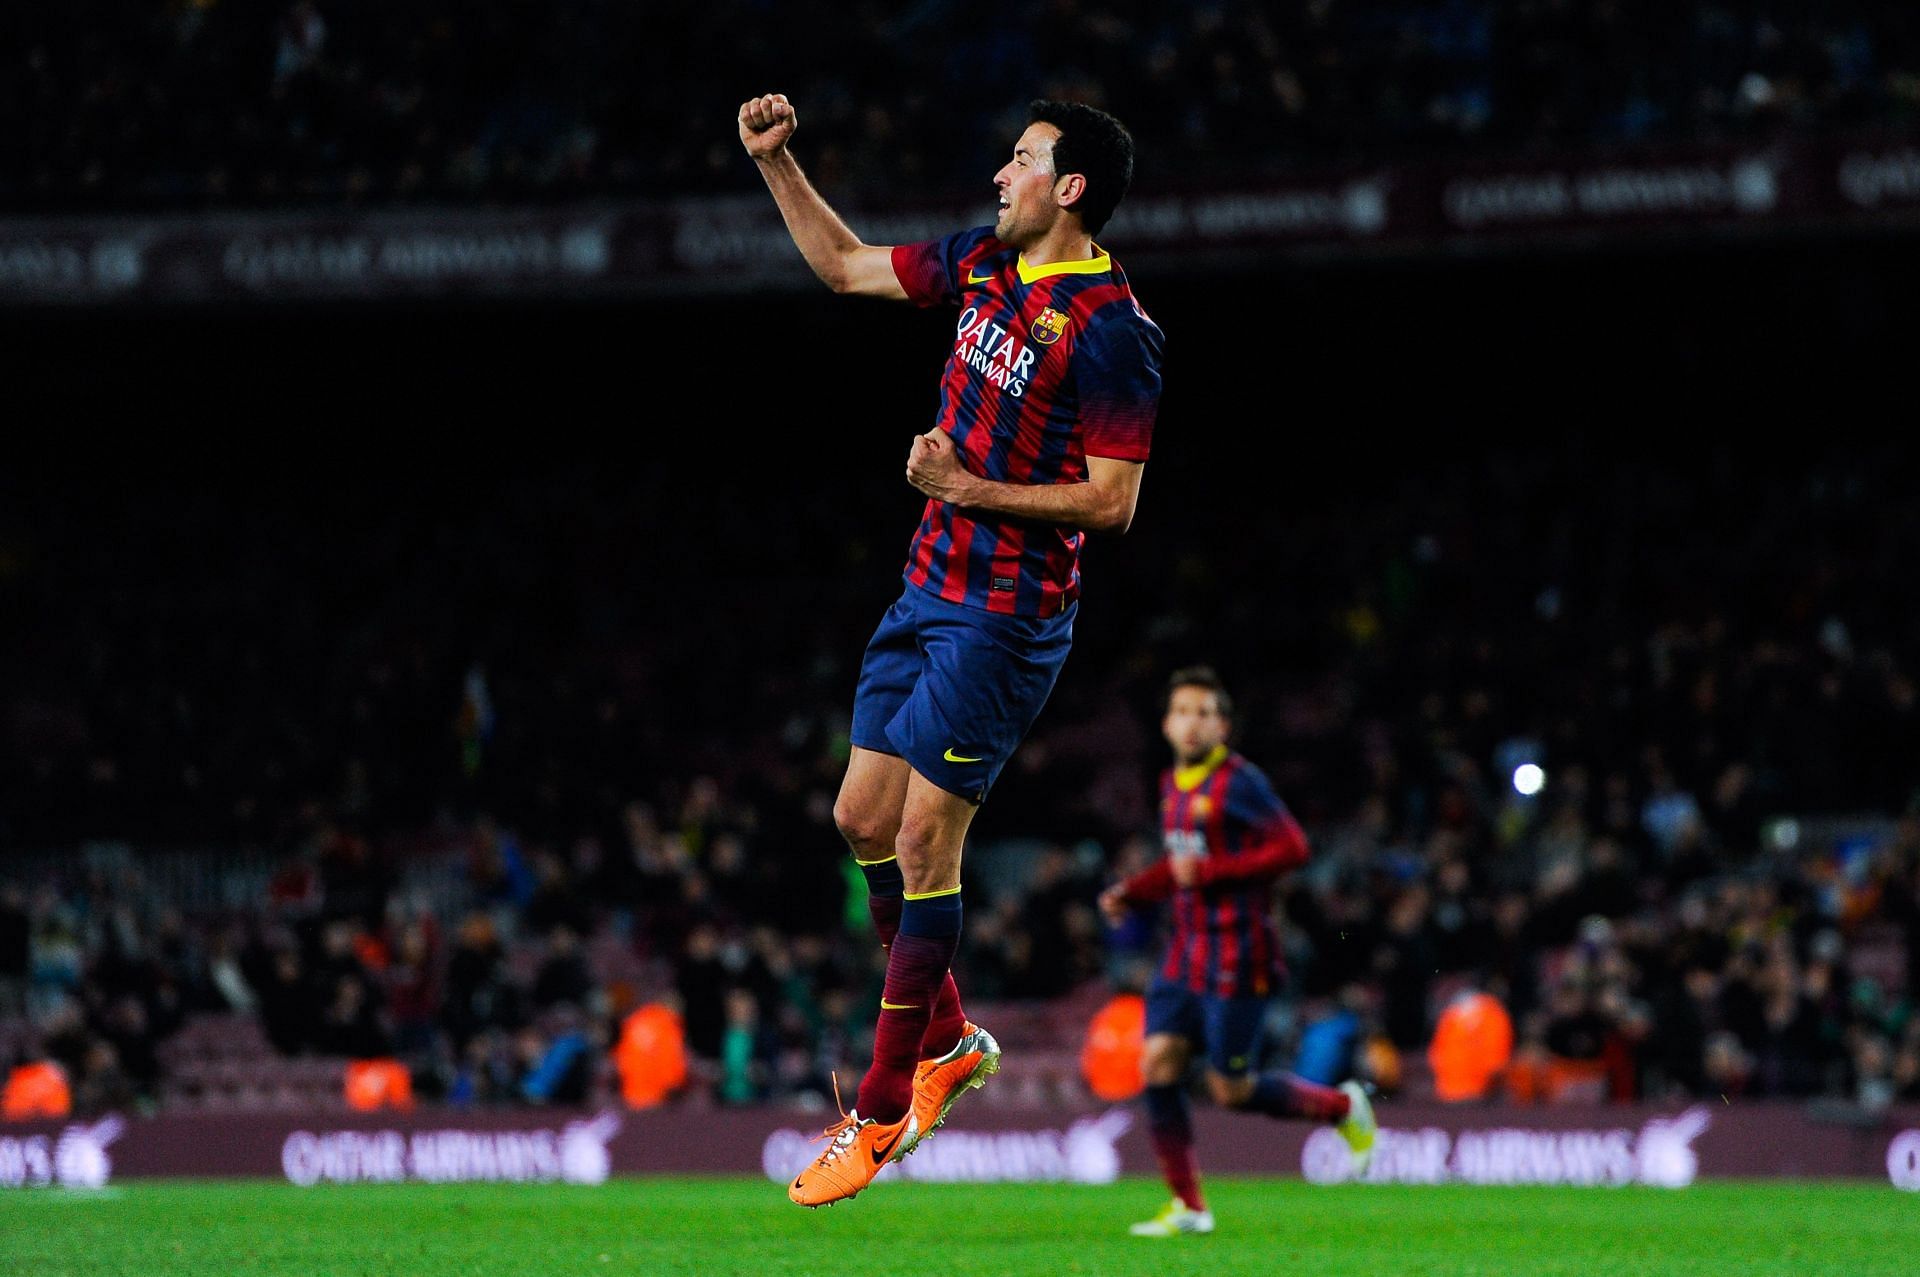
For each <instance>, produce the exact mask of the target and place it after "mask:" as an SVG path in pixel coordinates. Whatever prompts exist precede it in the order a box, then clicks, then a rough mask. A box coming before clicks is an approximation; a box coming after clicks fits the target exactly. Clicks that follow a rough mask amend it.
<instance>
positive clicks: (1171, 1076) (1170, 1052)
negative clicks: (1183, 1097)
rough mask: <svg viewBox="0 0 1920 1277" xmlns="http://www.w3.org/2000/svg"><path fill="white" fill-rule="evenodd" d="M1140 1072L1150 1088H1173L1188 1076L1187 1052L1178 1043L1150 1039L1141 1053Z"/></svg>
mask: <svg viewBox="0 0 1920 1277" xmlns="http://www.w3.org/2000/svg"><path fill="white" fill-rule="evenodd" d="M1140 1072H1141V1074H1142V1076H1144V1077H1145V1078H1146V1082H1147V1085H1148V1086H1172V1085H1174V1084H1175V1083H1177V1082H1179V1081H1180V1079H1181V1078H1182V1077H1184V1076H1185V1075H1186V1072H1187V1056H1186V1052H1185V1051H1184V1050H1183V1049H1182V1048H1181V1047H1180V1046H1179V1045H1178V1044H1176V1043H1173V1042H1167V1041H1163V1040H1160V1039H1158V1038H1149V1039H1147V1044H1146V1049H1145V1050H1144V1051H1142V1052H1141V1058H1140Z"/></svg>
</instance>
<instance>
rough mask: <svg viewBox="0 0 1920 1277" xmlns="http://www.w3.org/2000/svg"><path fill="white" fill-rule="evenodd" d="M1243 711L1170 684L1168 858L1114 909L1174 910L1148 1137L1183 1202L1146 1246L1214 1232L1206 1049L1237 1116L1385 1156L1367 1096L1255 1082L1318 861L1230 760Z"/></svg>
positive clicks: (1202, 683) (1151, 1005) (1160, 981)
mask: <svg viewBox="0 0 1920 1277" xmlns="http://www.w3.org/2000/svg"><path fill="white" fill-rule="evenodd" d="M1232 725H1233V706H1232V702H1231V701H1230V700H1229V699H1228V697H1227V690H1226V687H1225V686H1224V685H1223V684H1222V683H1221V681H1220V678H1219V676H1218V675H1216V674H1215V673H1214V672H1213V671H1212V670H1211V669H1208V668H1206V667H1205V666H1193V667H1191V668H1188V669H1183V670H1179V671H1177V672H1176V673H1175V674H1174V675H1173V677H1172V679H1171V680H1169V682H1168V688H1167V712H1166V718H1165V719H1164V721H1163V722H1162V723H1161V730H1162V731H1163V732H1165V734H1166V738H1167V743H1168V744H1169V745H1171V746H1172V747H1173V759H1174V766H1173V767H1172V768H1171V769H1170V770H1168V771H1167V773H1166V774H1165V775H1164V776H1163V777H1162V778H1161V781H1160V831H1161V837H1162V839H1163V841H1164V842H1165V844H1166V850H1167V854H1166V856H1165V857H1164V858H1162V859H1160V860H1158V861H1155V862H1154V863H1153V864H1152V865H1150V866H1148V867H1147V868H1146V869H1144V870H1142V871H1141V872H1139V873H1137V874H1135V875H1134V876H1133V877H1131V878H1129V879H1127V880H1126V881H1125V882H1121V883H1116V884H1115V885H1114V886H1111V887H1109V888H1107V890H1106V891H1104V892H1102V893H1101V896H1100V909H1101V912H1103V913H1104V914H1106V916H1107V918H1108V920H1109V921H1111V922H1114V923H1116V924H1117V923H1119V922H1122V921H1124V920H1125V918H1126V913H1127V910H1128V909H1130V908H1133V907H1135V906H1139V905H1147V904H1152V903H1155V902H1157V901H1161V900H1168V899H1171V900H1172V901H1173V937H1172V940H1171V941H1170V942H1169V943H1168V945H1167V957H1166V961H1165V962H1164V963H1162V964H1161V966H1160V970H1159V971H1158V973H1157V974H1156V975H1155V976H1154V980H1153V984H1152V985H1151V987H1149V988H1148V990H1147V1040H1146V1047H1145V1051H1144V1055H1143V1059H1142V1065H1143V1067H1144V1071H1145V1073H1146V1081H1147V1124H1148V1129H1149V1132H1150V1134H1151V1136H1152V1139H1153V1150H1154V1154H1155V1156H1156V1157H1157V1158H1158V1159H1159V1162H1160V1170H1161V1173H1162V1174H1164V1175H1165V1176H1166V1180H1167V1185H1168V1187H1170V1188H1171V1189H1172V1190H1173V1194H1174V1196H1173V1201H1172V1202H1171V1203H1169V1204H1168V1205H1167V1206H1166V1208H1165V1209H1163V1210H1162V1211H1161V1212H1160V1213H1159V1214H1158V1215H1156V1216H1155V1217H1154V1218H1152V1219H1150V1220H1145V1221H1143V1222H1141V1223H1138V1224H1135V1225H1133V1227H1132V1229H1131V1230H1130V1231H1132V1233H1133V1234H1134V1235H1135V1236H1137V1237H1177V1236H1179V1235H1180V1234H1182V1233H1210V1232H1212V1231H1213V1212H1212V1211H1209V1210H1208V1209H1207V1204H1206V1200H1205V1199H1204V1198H1202V1197H1201V1195H1200V1175H1199V1171H1198V1168H1197V1167H1196V1165H1195V1162H1194V1157H1193V1123H1192V1120H1191V1118H1190V1117H1189V1115H1188V1112H1187V1091H1186V1077H1187V1064H1188V1059H1189V1056H1190V1054H1191V1052H1192V1050H1193V1048H1194V1047H1195V1046H1199V1047H1201V1048H1202V1049H1203V1050H1204V1051H1205V1052H1206V1061H1207V1072H1206V1079H1207V1090H1208V1092H1209V1093H1211V1095H1212V1096H1213V1099H1214V1102H1215V1103H1218V1104H1222V1105H1225V1106H1226V1107H1228V1108H1234V1109H1244V1110H1248V1111H1250V1112H1254V1113H1265V1114H1266V1115H1267V1116H1269V1117H1277V1118H1308V1119H1312V1120H1317V1121H1322V1122H1335V1123H1338V1125H1339V1131H1340V1134H1341V1135H1342V1136H1344V1137H1345V1138H1346V1141H1347V1145H1348V1147H1349V1148H1350V1149H1351V1150H1352V1153H1353V1158H1354V1165H1355V1168H1356V1170H1357V1171H1364V1170H1365V1169H1366V1165H1367V1162H1368V1160H1369V1159H1370V1158H1371V1157H1372V1155H1373V1140H1374V1120H1373V1105H1372V1104H1371V1102H1369V1101H1368V1099H1367V1093H1366V1091H1365V1090H1364V1089H1363V1088H1362V1087H1361V1086H1360V1084H1359V1083H1358V1082H1351V1081H1349V1082H1343V1083H1342V1084H1341V1085H1340V1086H1339V1087H1338V1088H1337V1089H1336V1088H1333V1087H1327V1086H1321V1085H1319V1084H1317V1083H1314V1082H1309V1081H1307V1080H1305V1079H1304V1078H1299V1077H1295V1076H1294V1075H1293V1074H1291V1073H1283V1072H1279V1071H1273V1072H1268V1073H1255V1072H1254V1071H1253V1062H1254V1058H1255V1049H1256V1047H1257V1046H1258V1045H1259V1040H1260V1026H1261V1022H1262V1021H1263V1020H1264V1019H1265V1018H1266V1011H1267V1000H1268V999H1269V998H1271V997H1272V996H1273V994H1274V991H1275V988H1276V987H1277V985H1278V983H1279V979H1280V962H1279V946H1278V944H1277V943H1276V942H1275V937H1274V931H1273V921H1272V917H1271V914H1272V902H1273V883H1274V880H1275V879H1276V878H1278V877H1279V876H1280V875H1281V874H1282V873H1285V872H1286V871H1287V870H1289V869H1291V868H1293V867H1294V866H1296V865H1299V864H1301V863H1303V862H1304V861H1305V860H1306V858H1307V839H1306V835H1305V834H1304V833H1302V832H1301V830H1300V826H1299V824H1298V823H1296V822H1295V821H1294V819H1293V816H1292V814H1291V813H1289V812H1288V811H1287V808H1286V805H1285V804H1284V803H1282V802H1281V801H1280V799H1279V797H1278V796H1277V795H1275V793H1274V792H1273V787H1272V786H1271V785H1270V784H1268V783H1267V778H1266V776H1264V775H1263V774H1262V773H1261V771H1260V769H1259V768H1258V767H1255V766H1254V765H1253V764H1252V763H1250V762H1248V761H1247V760H1246V759H1245V758H1243V757H1241V756H1240V755H1239V754H1238V753H1235V752H1234V751H1233V750H1232V749H1230V748H1228V746H1227V737H1228V735H1229V732H1230V730H1231V728H1232Z"/></svg>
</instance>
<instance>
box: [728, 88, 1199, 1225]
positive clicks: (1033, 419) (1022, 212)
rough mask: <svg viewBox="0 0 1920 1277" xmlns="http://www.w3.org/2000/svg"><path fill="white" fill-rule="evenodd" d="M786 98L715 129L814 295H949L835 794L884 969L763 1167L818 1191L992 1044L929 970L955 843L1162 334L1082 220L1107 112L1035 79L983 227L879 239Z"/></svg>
mask: <svg viewBox="0 0 1920 1277" xmlns="http://www.w3.org/2000/svg"><path fill="white" fill-rule="evenodd" d="M796 121H797V117H796V115H795V113H794V108H793V106H792V104H791V103H789V102H788V101H787V99H786V98H785V97H784V96H782V95H780V94H768V95H766V96H763V97H758V98H755V99H753V100H751V101H749V102H745V103H743V104H742V105H741V107H740V118H739V124H740V141H741V143H742V145H744V146H745V147H746V149H747V153H748V154H749V155H751V156H752V157H753V159H754V161H755V162H756V163H757V164H758V165H759V167H760V173H761V176H762V177H764V178H765V179H766V182H767V186H768V188H769V189H770V190H771V191H772V193H773V198H774V202H775V203H776V204H777V205H779V208H780V213H781V216H783V217H784V218H785V219H786V223H787V230H788V231H789V232H790V233H791V234H792V236H793V241H794V243H795V245H796V246H797V247H798V248H799V249H800V253H801V255H802V256H803V257H805V258H806V261H807V264H808V265H809V266H811V267H812V268H813V270H814V273H815V274H817V275H818V276H819V277H820V278H821V280H822V281H824V282H825V283H826V284H827V285H829V286H830V287H831V288H832V289H833V290H834V291H835V292H838V293H854V294H859V295H863V296H868V297H881V298H889V299H892V300H895V301H908V302H913V303H915V304H916V305H920V306H934V305H944V306H953V307H956V308H958V311H959V321H958V323H957V324H956V326H955V330H954V337H953V349H952V354H951V355H950V357H949V358H948V360H947V366H946V371H945V373H944V374H943V376H942V378H941V382H940V408H939V412H938V415H937V416H936V417H935V419H934V425H933V429H931V430H929V431H927V432H926V433H925V434H923V435H920V436H918V437H917V438H915V439H914V440H913V443H912V445H911V447H910V449H909V451H908V454H907V467H906V477H907V482H908V483H910V484H911V485H912V486H913V487H914V488H916V489H917V490H919V491H920V492H923V493H925V494H926V496H927V505H926V511H925V513H924V515H923V516H922V517H921V520H920V527H919V530H918V531H917V532H916V533H915V534H914V538H913V543H912V546H911V548H910V549H909V551H908V554H907V565H906V570H905V577H906V584H905V587H904V588H903V589H902V591H901V594H900V598H899V600H898V601H897V602H896V603H894V605H893V606H892V608H890V609H889V610H888V611H887V613H886V615H885V616H884V617H883V618H882V619H881V622H880V626H879V628H878V629H877V630H875V632H874V635H873V638H872V640H871V641H870V642H869V644H868V646H867V651H866V657H865V659H864V661H863V663H862V665H861V669H860V681H859V686H858V690H857V691H856V692H855V696H854V706H853V733H852V739H853V756H852V758H851V759H850V760H849V762H848V764H847V774H846V778H845V780H844V781H843V782H842V783H841V787H840V796H839V799H838V800H837V801H836V803H835V805H834V819H835V821H836V822H837V823H838V825H839V827H840V832H841V834H842V835H843V836H844V837H845V838H846V840H847V843H848V845H849V846H851V847H852V849H853V855H854V859H855V860H856V861H857V862H858V863H859V865H860V868H861V870H862V872H863V873H864V874H865V875H866V879H867V887H868V892H869V896H868V907H869V909H870V911H871V912H872V915H873V921H874V927H875V930H876V931H877V932H878V933H879V936H880V942H881V944H882V945H884V946H886V947H887V975H886V983H885V986H884V991H883V992H882V995H881V999H880V1014H879V1020H878V1022H877V1025H876V1028H875V1032H874V1044H873V1064H872V1066H871V1067H870V1068H869V1069H868V1071H867V1074H866V1077H865V1079H864V1080H863V1081H862V1082H861V1084H860V1091H859V1095H858V1097H857V1098H856V1100H855V1102H854V1106H853V1108H852V1109H850V1110H847V1111H845V1112H844V1113H843V1114H842V1117H841V1120H840V1121H839V1122H837V1123H835V1124H834V1125H833V1126H831V1127H829V1128H828V1129H827V1131H826V1134H825V1137H824V1138H825V1139H826V1141H827V1147H826V1148H825V1150H824V1151H823V1152H821V1154H820V1155H819V1157H817V1158H816V1159H815V1160H814V1162H813V1163H812V1164H811V1165H809V1166H808V1167H807V1168H806V1169H805V1170H803V1171H802V1172H801V1173H800V1174H799V1175H798V1176H796V1177H795V1178H794V1181H793V1183H792V1184H791V1185H790V1186H789V1187H788V1190H787V1195H788V1196H789V1197H790V1198H792V1199H793V1200H794V1201H795V1202H798V1203H799V1204H801V1205H802V1206H824V1205H827V1204H829V1203H831V1202H835V1201H838V1200H840V1199H842V1198H846V1197H851V1196H853V1195H854V1194H855V1193H858V1192H859V1191H860V1190H861V1189H863V1188H865V1187H866V1186H867V1185H868V1184H869V1183H871V1182H872V1181H873V1177H874V1175H875V1174H877V1173H878V1172H879V1170H880V1168H881V1167H883V1166H885V1165H886V1164H887V1163H888V1162H891V1161H897V1160H899V1159H900V1158H902V1157H904V1156H906V1154H907V1153H908V1152H910V1151H912V1149H913V1148H914V1146H915V1145H916V1144H917V1143H918V1142H919V1141H920V1140H921V1139H923V1138H925V1137H926V1136H927V1135H928V1134H930V1133H931V1132H932V1131H933V1129H934V1128H935V1127H936V1126H938V1125H939V1124H940V1123H941V1122H942V1121H944V1120H945V1119H946V1115H947V1111H948V1110H949V1109H950V1108H951V1107H952V1106H953V1103H954V1101H955V1099H957V1098H958V1097H959V1096H960V1095H961V1094H962V1093H963V1092H965V1091H966V1090H967V1089H968V1088H970V1087H976V1086H979V1085H980V1084H981V1083H982V1082H983V1081H984V1080H985V1079H986V1077H987V1076H988V1075H989V1074H991V1073H993V1072H994V1071H995V1070H996V1069H997V1068H998V1067H999V1061H1000V1048H999V1044H998V1043H996V1042H995V1041H994V1039H993V1037H992V1036H991V1035H990V1034H988V1033H987V1032H986V1031H985V1030H983V1029H981V1028H979V1027H978V1026H976V1025H974V1024H972V1023H970V1022H969V1021H968V1020H967V1018H966V1015H965V1013H964V1012H963V1011H962V1009H961V1005H960V997H959V994H958V992H957V991H956V990H955V988H954V983H953V976H952V974H951V972H950V970H949V968H950V967H951V966H952V963H953V955H954V953H955V951H956V949H957V948H958V946H959V943H960V916H961V910H960V854H961V845H962V843H963V841H964V839H965V837H966V832H967V826H968V825H969V823H971V821H972V820H973V814H974V811H975V810H976V809H977V808H978V807H979V805H980V803H981V802H982V801H984V800H985V798H986V796H987V792H988V790H990V789H991V788H992V786H993V781H994V778H995V777H996V776H998V775H999V773H1000V769H1001V768H1002V767H1004V766H1005V765H1006V763H1007V760H1008V758H1009V757H1011V756H1012V754H1013V751H1014V749H1015V747H1016V746H1018V745H1019V743H1020V740H1021V738H1022V737H1024V736H1025V735H1026V732H1027V729H1028V728H1029V727H1030V726H1031V725H1032V723H1033V720H1034V718H1035V716H1036V715H1038V714H1039V712H1040V707H1041V706H1042V705H1043V704H1044V703H1045V702H1046V699H1047V696H1048V694H1049V693H1050V692H1051V691H1052V690H1053V684H1054V680H1055V679H1056V678H1057V677H1058V675H1059V673H1060V667H1061V665H1062V663H1063V662H1065V660H1066V656H1067V648H1068V645H1069V644H1070V643H1071V641H1072V638H1073V621H1074V616H1075V613H1076V611H1077V610H1078V609H1077V600H1078V599H1079V596H1080V569H1079V556H1080V545H1081V542H1082V540H1083V539H1084V534H1085V533H1086V532H1088V531H1094V532H1111V533H1116V534H1118V533H1122V532H1125V531H1126V530H1127V527H1128V525H1129V524H1130V523H1132V521H1133V512H1134V507H1135V505H1136V504H1137V502H1138V500H1139V496H1140V476H1141V472H1142V470H1143V469H1144V467H1145V463H1146V460H1147V451H1148V444H1149V442H1150V440H1151V437H1152V433H1153V423H1154V416H1155V413H1156V411H1157V409H1158V405H1159V397H1160V357H1161V335H1160V330H1159V328H1158V327H1156V326H1155V324H1154V323H1153V321H1152V320H1151V319H1149V318H1148V317H1147V313H1146V312H1145V311H1144V310H1142V309H1141V308H1140V306H1139V304H1138V303H1137V302H1136V301H1135V300H1134V298H1133V291H1132V289H1131V288H1129V287H1128V284H1127V277H1126V275H1125V274H1124V273H1123V272H1122V271H1121V269H1120V267H1119V266H1118V265H1117V264H1116V263H1115V262H1114V261H1113V259H1112V258H1111V257H1110V256H1108V254H1107V253H1106V251H1105V250H1104V249H1102V248H1100V247H1099V245H1097V244H1095V243H1094V241H1093V236H1094V235H1096V234H1098V233H1099V231H1100V229H1101V228H1102V227H1103V226H1105V225H1106V222H1107V219H1108V218H1109V217H1110V216H1112V214H1113V210H1114V208H1115V206H1116V205H1118V204H1119V202H1120V199H1121V197H1122V196H1123V195H1125V194H1126V191H1127V186H1128V184H1129V183H1130V182H1131V180H1132V176H1133V140H1132V138H1131V137H1129V136H1128V134H1127V131H1126V130H1125V129H1124V128H1123V127H1121V125H1120V122H1119V121H1118V120H1115V119H1114V118H1113V117H1112V116H1110V115H1107V114H1106V113H1105V112H1102V111H1097V110H1095V109H1093V108H1091V107H1087V106H1082V105H1078V104H1075V103H1068V102H1045V101H1043V102H1035V103H1034V104H1033V105H1032V107H1031V109H1030V111H1029V115H1028V124H1027V127H1026V130H1025V131H1024V132H1023V133H1021V135H1020V138H1019V140H1018V141H1017V142H1016V143H1015V144H1014V148H1013V157H1012V159H1011V160H1009V161H1008V163H1007V165H1006V166H1005V167H1004V168H1002V169H1001V170H1000V171H999V172H998V173H997V174H995V175H994V179H993V184H994V187H995V189H996V190H997V191H998V192H999V197H1000V200H999V204H1000V209H999V215H998V217H997V218H996V220H995V221H994V223H993V225H992V226H982V227H979V228H976V229H974V230H969V231H962V232H960V233H958V234H955V235H949V236H947V237H946V238H944V239H938V240H933V241H931V242H928V243H921V244H903V245H900V246H898V247H891V248H889V247H878V246H873V245H868V244H865V243H862V242H861V241H860V239H859V237H858V236H856V235H855V234H854V233H853V232H852V231H851V230H849V229H848V228H847V226H846V224H845V223H844V222H842V221H841V220H840V218H839V217H838V216H837V215H836V214H835V213H834V211H833V210H832V209H831V208H829V207H828V205H827V203H826V202H825V201H824V200H823V199H821V197H820V196H819V194H818V193H816V192H815V191H814V189H813V187H812V185H811V184H810V183H808V181H807V179H806V177H805V175H803V174H802V173H801V171H800V166H799V164H798V163H797V162H796V161H795V160H794V157H793V154H792V152H791V151H789V150H788V147H787V144H788V142H789V141H790V140H791V138H792V137H793V133H794V128H795V124H796Z"/></svg>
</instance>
